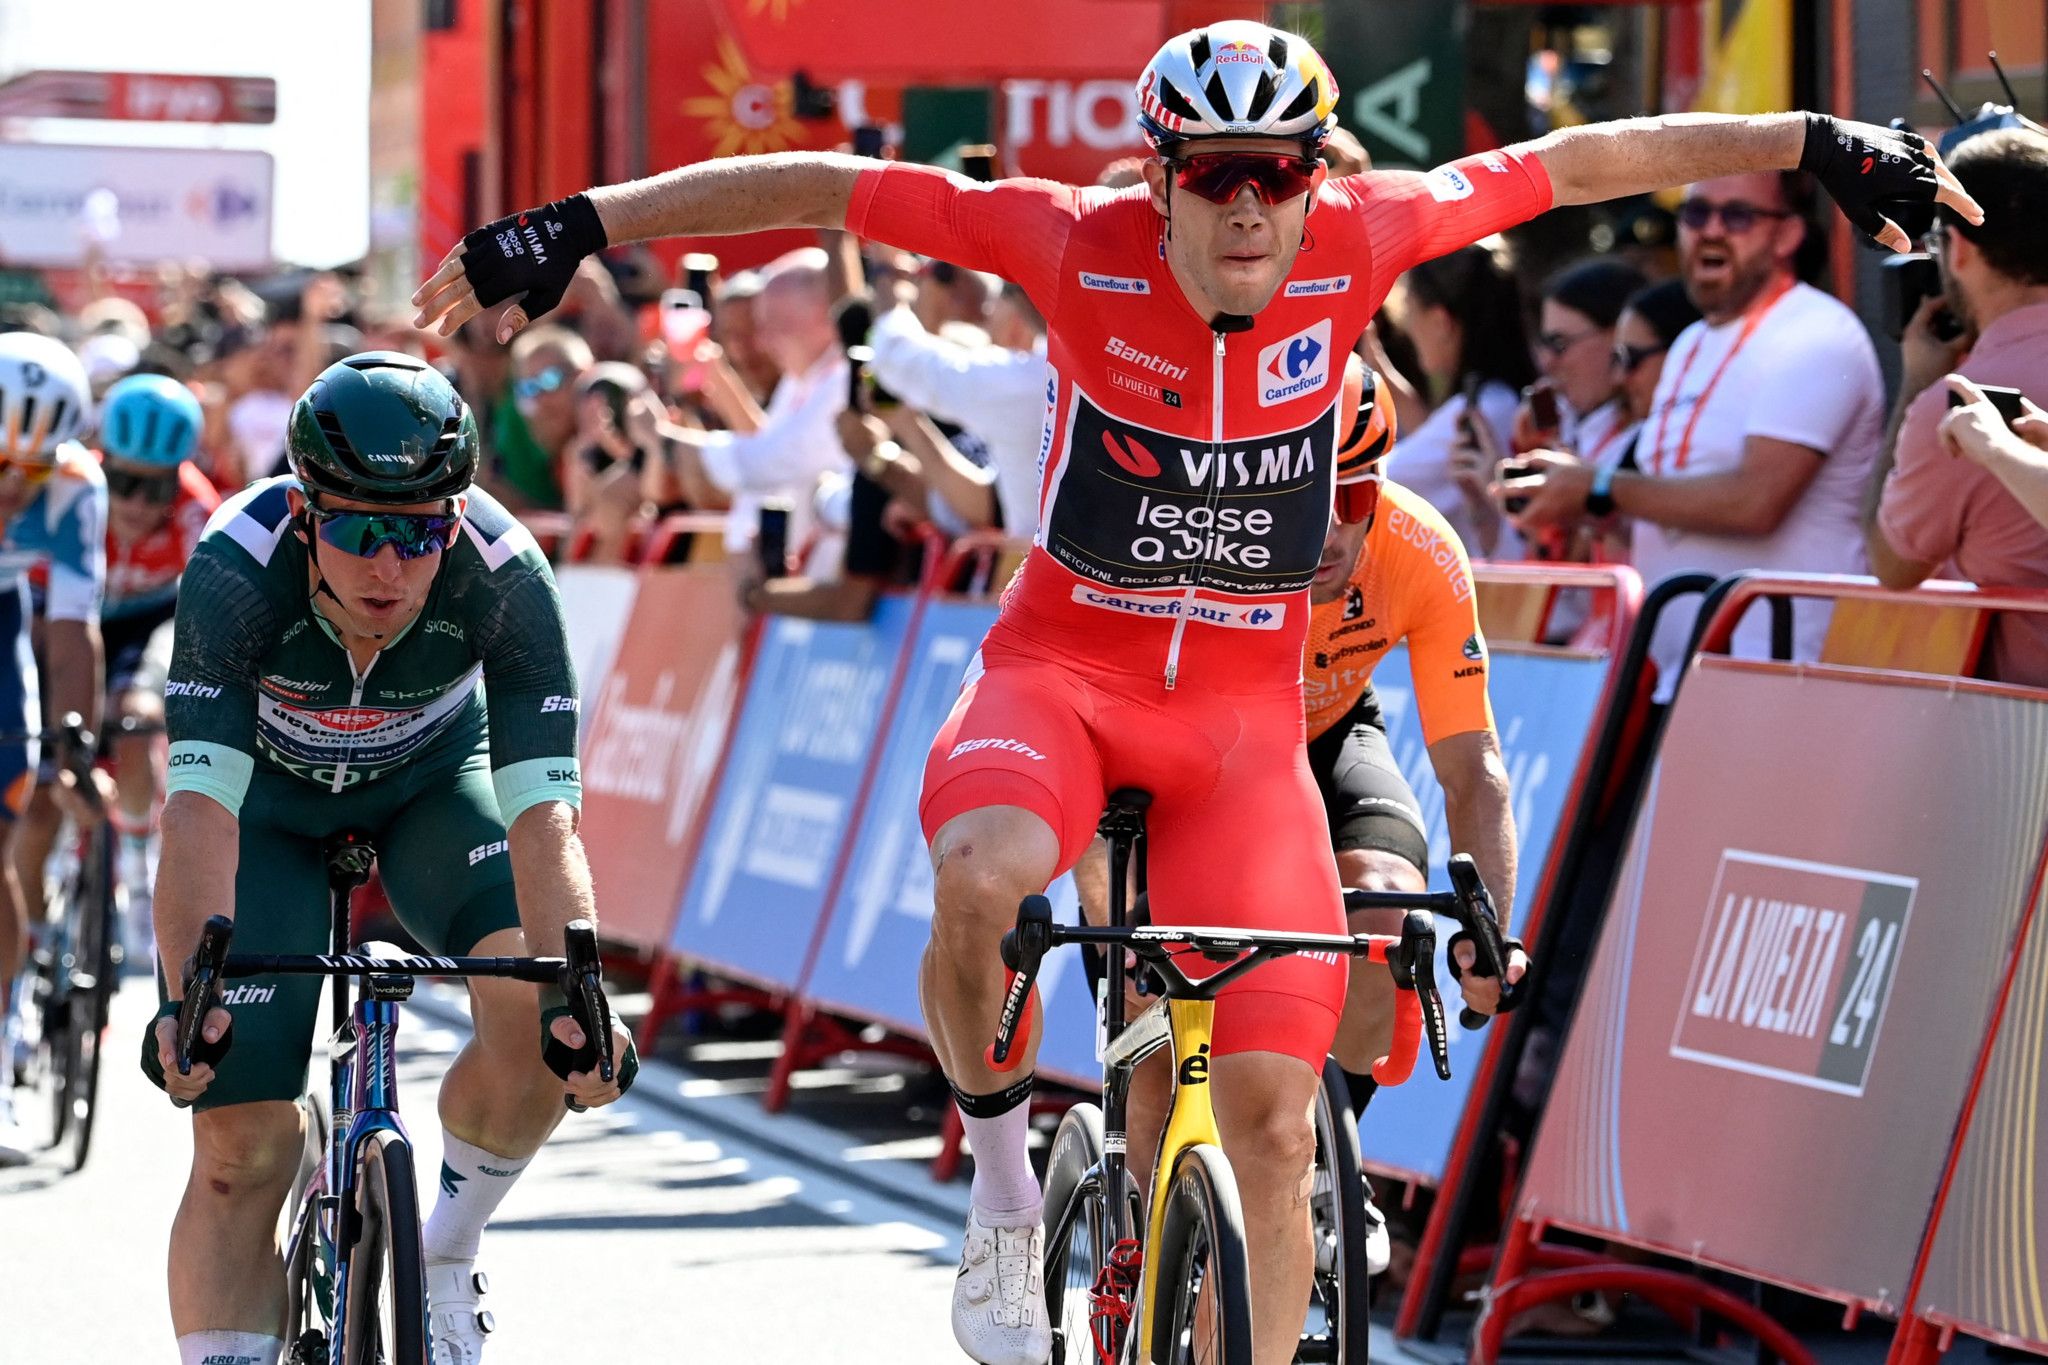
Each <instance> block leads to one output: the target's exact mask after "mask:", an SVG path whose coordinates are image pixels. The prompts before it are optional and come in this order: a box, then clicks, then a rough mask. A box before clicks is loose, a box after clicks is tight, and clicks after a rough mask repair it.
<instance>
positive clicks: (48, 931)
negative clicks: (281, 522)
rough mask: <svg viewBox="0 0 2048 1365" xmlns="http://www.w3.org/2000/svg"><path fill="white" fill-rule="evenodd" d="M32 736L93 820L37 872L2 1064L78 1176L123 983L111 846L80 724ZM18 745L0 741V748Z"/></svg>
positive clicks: (88, 742)
mask: <svg viewBox="0 0 2048 1365" xmlns="http://www.w3.org/2000/svg"><path fill="white" fill-rule="evenodd" d="M34 738H35V739H36V740H37V741H38V742H39V743H41V744H44V745H51V746H54V747H55V750H56V752H57V753H58V755H59V756H60V757H61V758H62V760H63V762H64V766H65V767H66V769H68V770H69V771H70V772H71V773H72V774H73V776H74V777H75V778H76V790H77V791H78V794H79V796H80V798H81V799H82V800H83V801H84V802H85V805H86V808H87V809H88V810H90V811H91V812H92V813H93V818H92V819H91V820H90V821H89V822H88V823H85V824H82V825H81V824H79V823H77V822H76V821H72V820H67V821H66V826H65V829H64V831H63V835H62V837H61V838H60V839H59V840H58V841H57V843H56V845H55V846H54V849H53V851H52V854H51V857H50V858H49V860H48V861H47V863H46V864H45V866H44V880H43V902H44V915H43V920H42V922H41V923H39V924H34V925H31V926H30V929H31V931H32V942H31V944H30V947H29V953H28V961H27V965H26V967H25V969H24V971H23V972H22V975H21V977H20V978H19V980H18V981H17V982H16V986H15V988H16V990H18V991H22V992H25V996H24V999H23V1002H22V1008H21V1009H20V1018H21V1025H22V1028H21V1036H20V1037H19V1039H18V1040H17V1044H16V1047H17V1051H16V1055H15V1056H14V1057H12V1058H7V1059H4V1062H0V1064H6V1065H11V1066H13V1067H14V1082H15V1086H16V1094H17V1097H20V1098H26V1097H29V1096H34V1097H36V1098H35V1099H34V1100H31V1101H30V1106H29V1107H31V1108H33V1109H36V1110H40V1111H41V1112H42V1114H43V1115H44V1116H45V1118H46V1125H45V1127H44V1128H43V1129H42V1130H41V1132H40V1134H39V1135H40V1136H41V1137H42V1139H43V1146H44V1147H45V1148H46V1149H47V1150H50V1151H53V1152H55V1153H57V1154H58V1160H59V1162H60V1163H61V1164H62V1165H63V1166H64V1167H65V1168H66V1169H67V1170H70V1171H77V1170H79V1169H81V1168H82V1167H84V1165H85V1159H86V1156H87V1154H88V1153H89V1152H90V1151H91V1149H92V1134H93V1118H94V1115H95V1113H96V1112H97V1101H98V1098H99V1078H100V1052H101V1049H102V1046H103V1044H104V1043H105V1040H106V1033H107V1016H108V1014H109V1012H110V1011H111V1009H112V1008H113V999H114V992H115V990H116V989H118V988H119V986H120V980H121V963H122V952H121V944H120V941H119V935H118V934H117V933H116V932H115V925H114V840H113V830H112V828H111V826H110V825H109V823H108V821H107V816H106V810H105V807H104V805H103V803H102V802H101V800H100V794H99V788H98V786H97V785H96V784H95V783H94V782H93V780H92V766H93V736H92V734H91V733H90V732H89V731H87V730H86V728H85V722H84V720H83V718H82V717H80V716H79V715H78V714H77V713H76V712H71V713H67V714H66V715H65V716H64V718H63V719H62V720H61V721H60V722H59V724H58V726H57V728H56V729H54V730H51V731H48V732H45V733H41V734H38V735H36V736H34ZM22 739H23V736H21V735H11V736H0V742H8V743H15V744H19V743H21V742H22ZM31 1131H32V1132H34V1131H36V1130H35V1129H33V1128H32V1129H31Z"/></svg>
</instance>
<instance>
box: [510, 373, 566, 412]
mask: <svg viewBox="0 0 2048 1365" xmlns="http://www.w3.org/2000/svg"><path fill="white" fill-rule="evenodd" d="M568 378H569V372H568V370H567V369H565V368H564V367H562V366H560V365H550V366H548V367H547V368H546V369H545V370H542V371H541V372H540V373H539V374H534V375H528V376H527V377H526V378H524V379H515V380H513V381H512V397H513V398H515V399H517V400H518V401H519V402H521V403H531V402H532V401H533V400H534V399H536V398H538V397H540V396H541V395H542V394H544V393H553V392H554V391H555V390H556V389H559V388H561V387H562V384H563V383H564V382H565V381H566V380H567V379H568Z"/></svg>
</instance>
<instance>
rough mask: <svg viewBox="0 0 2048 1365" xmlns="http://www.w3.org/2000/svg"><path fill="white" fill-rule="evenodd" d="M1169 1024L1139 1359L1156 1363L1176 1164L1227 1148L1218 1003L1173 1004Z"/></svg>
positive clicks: (1149, 1205) (1147, 1220) (1141, 1294)
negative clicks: (1207, 1148) (1214, 1037)
mask: <svg viewBox="0 0 2048 1365" xmlns="http://www.w3.org/2000/svg"><path fill="white" fill-rule="evenodd" d="M1166 1010H1167V1023H1168V1028H1169V1032H1170V1035H1171V1037H1172V1039H1173V1099H1172V1101H1171V1102H1170V1103H1169V1104H1168V1106H1167V1110H1166V1130H1165V1131H1164V1132H1163V1133H1162V1134H1161V1135H1160V1138H1159V1154H1158V1156H1157V1158H1156V1159H1155V1160H1154V1162H1153V1166H1152V1188H1151V1190H1150V1191H1149V1192H1148V1195H1147V1199H1146V1213H1145V1225H1146V1226H1145V1263H1144V1270H1143V1278H1142V1279H1141V1280H1140V1288H1139V1292H1138V1314H1139V1317H1138V1359H1140V1360H1146V1361H1149V1360H1151V1359H1152V1358H1153V1357H1152V1320H1153V1306H1154V1303H1155V1301H1156V1299H1157V1298H1158V1294H1159V1273H1158V1272H1159V1267H1158V1265H1157V1264H1156V1263H1155V1262H1154V1260H1153V1259H1152V1253H1153V1252H1154V1251H1156V1250H1157V1249H1158V1247H1159V1245H1160V1243H1161V1242H1162V1240H1163V1239H1164V1237H1165V1231H1166V1187H1167V1182H1168V1181H1169V1180H1171V1179H1172V1177H1173V1166H1174V1162H1175V1161H1176V1160H1178V1159H1179V1157H1180V1154H1181V1153H1182V1152H1184V1151H1186V1150H1187V1149H1188V1148H1190V1147H1193V1146H1195V1145H1197V1144H1198V1143H1204V1142H1207V1143H1213V1144H1215V1145H1216V1146H1219V1147H1220V1146H1222V1145H1223V1138H1222V1135H1221V1134H1220V1133H1218V1132H1217V1130H1216V1110H1215V1107H1214V1106H1213V1105H1211V1104H1210V1102H1209V1060H1210V1056H1209V1035H1210V1031H1211V1028H1212V1026H1213V1025H1214V1023H1215V1020H1216V1002H1215V1001H1213V1000H1168V1001H1167V1002H1166Z"/></svg>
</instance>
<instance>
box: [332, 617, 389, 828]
mask: <svg viewBox="0 0 2048 1365" xmlns="http://www.w3.org/2000/svg"><path fill="white" fill-rule="evenodd" d="M341 653H342V657H343V658H346V659H347V660H348V672H349V677H350V678H352V679H353V680H354V681H352V682H351V683H350V684H349V689H348V709H349V710H351V711H354V710H356V709H358V708H359V707H361V706H362V704H363V687H364V685H365V684H366V683H368V682H369V681H370V670H371V669H373V668H375V667H376V666H377V660H379V659H381V658H383V657H384V651H383V650H381V649H380V650H378V651H377V652H376V653H375V654H372V655H371V656H370V662H369V663H367V664H365V665H363V671H362V672H360V673H358V672H356V657H355V655H353V654H350V653H349V652H348V646H347V645H343V646H342V647H341ZM355 751H356V732H355V731H353V730H351V731H349V732H348V742H347V747H346V748H344V749H343V751H342V752H343V753H344V754H345V755H346V754H353V753H355ZM347 778H348V759H347V758H346V757H344V758H342V759H341V760H340V761H339V762H337V763H336V764H335V765H334V785H333V786H331V787H329V788H328V790H329V791H331V792H338V791H340V790H341V787H342V783H343V782H344V781H346V780H347Z"/></svg>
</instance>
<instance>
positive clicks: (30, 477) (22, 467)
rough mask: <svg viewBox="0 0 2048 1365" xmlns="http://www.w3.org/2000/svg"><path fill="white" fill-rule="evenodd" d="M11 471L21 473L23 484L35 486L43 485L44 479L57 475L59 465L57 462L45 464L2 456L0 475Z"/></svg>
mask: <svg viewBox="0 0 2048 1365" xmlns="http://www.w3.org/2000/svg"><path fill="white" fill-rule="evenodd" d="M9 471H14V472H17V473H19V474H20V475H21V480H22V482H23V483H26V484H30V485H34V484H39V483H41V482H42V481H43V480H44V479H47V478H49V477H50V475H52V474H54V473H56V472H57V465H56V462H55V461H51V462H49V463H47V464H45V463H39V462H38V461H35V460H17V459H11V458H9V457H8V456H5V455H0V475H5V474H7V473H8V472H9Z"/></svg>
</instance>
